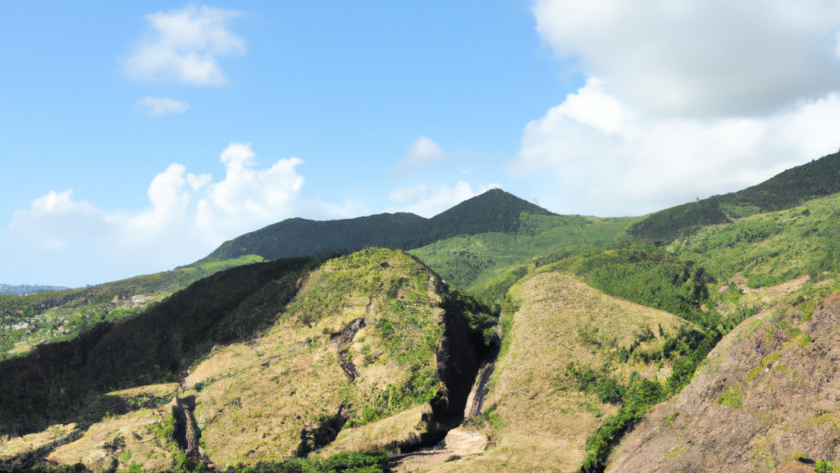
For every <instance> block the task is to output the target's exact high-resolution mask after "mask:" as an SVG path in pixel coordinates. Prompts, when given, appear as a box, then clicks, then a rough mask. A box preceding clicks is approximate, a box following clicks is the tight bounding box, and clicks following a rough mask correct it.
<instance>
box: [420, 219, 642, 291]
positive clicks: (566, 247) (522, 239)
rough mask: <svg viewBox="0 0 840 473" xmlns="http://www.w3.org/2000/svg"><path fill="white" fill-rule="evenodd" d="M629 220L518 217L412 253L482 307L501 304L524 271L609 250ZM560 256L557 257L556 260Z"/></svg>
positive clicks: (630, 220)
mask: <svg viewBox="0 0 840 473" xmlns="http://www.w3.org/2000/svg"><path fill="white" fill-rule="evenodd" d="M633 221H634V219H630V218H612V219H599V218H594V217H582V216H578V215H539V214H529V213H523V214H522V216H521V219H520V225H519V229H518V230H517V231H515V232H509V233H500V232H494V233H484V234H481V235H472V236H459V237H455V238H449V239H446V240H441V241H438V242H436V243H433V244H431V245H427V246H424V247H422V248H418V249H416V250H412V251H411V253H412V254H413V255H415V256H417V257H418V258H420V259H421V260H423V262H425V263H426V264H428V265H429V267H431V268H432V269H434V270H435V271H436V272H437V273H438V274H440V275H441V277H443V278H444V279H445V280H446V281H447V282H449V283H453V284H455V285H457V286H458V287H461V288H463V289H464V290H467V291H469V292H470V293H472V294H473V295H475V296H476V297H477V298H479V299H480V300H482V301H483V302H484V303H487V304H491V305H494V304H501V302H502V300H503V299H504V296H505V293H506V292H507V290H508V289H509V288H510V287H511V286H512V285H513V283H515V282H516V281H517V280H519V279H520V278H521V277H522V276H524V275H525V274H526V273H527V272H528V271H529V269H533V268H534V267H535V266H540V265H544V264H547V259H548V258H551V255H554V256H555V257H556V258H555V259H554V260H553V261H556V260H557V259H562V258H565V257H567V256H568V255H570V254H572V253H575V252H579V251H583V250H586V249H591V248H603V247H612V246H615V245H616V241H615V240H616V236H618V235H619V234H620V233H621V232H622V231H623V230H624V229H625V228H627V226H628V225H630V224H631V223H632V222H633ZM557 255H561V256H557Z"/></svg>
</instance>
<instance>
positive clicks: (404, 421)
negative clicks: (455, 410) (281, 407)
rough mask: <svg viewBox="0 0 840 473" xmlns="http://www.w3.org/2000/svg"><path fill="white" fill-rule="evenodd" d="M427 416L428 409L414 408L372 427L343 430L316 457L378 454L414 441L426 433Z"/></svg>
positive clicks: (376, 423) (378, 422)
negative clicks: (397, 445)
mask: <svg viewBox="0 0 840 473" xmlns="http://www.w3.org/2000/svg"><path fill="white" fill-rule="evenodd" d="M431 412H432V409H431V407H429V406H428V405H425V406H417V407H415V408H413V409H410V410H407V411H403V412H400V413H399V414H397V415H394V416H391V417H388V418H386V419H382V420H380V421H377V422H374V423H372V424H368V425H363V426H361V427H355V428H350V429H344V430H342V431H341V433H340V434H339V435H338V438H336V439H335V441H334V442H333V443H332V444H330V445H329V446H327V447H325V448H324V449H323V450H322V451H321V452H319V454H320V456H322V457H328V456H330V455H333V454H336V453H340V452H346V451H368V450H381V449H385V448H388V447H390V446H391V445H392V444H393V443H394V442H400V443H408V442H412V441H416V439H417V438H419V436H420V435H421V434H422V433H424V432H425V431H426V429H427V426H426V422H424V421H423V415H424V414H425V415H431Z"/></svg>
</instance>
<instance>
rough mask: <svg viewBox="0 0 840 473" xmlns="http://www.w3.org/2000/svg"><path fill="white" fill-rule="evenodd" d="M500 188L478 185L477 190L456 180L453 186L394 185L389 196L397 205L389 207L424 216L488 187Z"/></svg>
mask: <svg viewBox="0 0 840 473" xmlns="http://www.w3.org/2000/svg"><path fill="white" fill-rule="evenodd" d="M495 188H501V186H499V185H498V184H490V185H488V186H482V185H481V184H479V185H478V189H477V191H475V192H474V191H473V189H472V186H471V185H470V184H469V183H468V182H465V181H458V183H457V184H455V186H454V187H449V186H447V185H445V184H444V185H440V186H429V185H426V184H417V185H414V186H404V187H395V188H394V189H392V190H391V193H390V195H389V198H390V199H391V201H392V202H399V203H400V205H399V206H395V207H392V208H390V209H389V211H390V212H411V213H414V214H417V215H420V216H423V217H426V218H430V217H434V216H435V215H437V214H439V213H441V212H443V211H444V210H447V209H449V208H450V207H452V206H455V205H458V204H460V203H461V202H463V201H465V200H467V199H469V198H472V197H475V196H477V195H479V194H481V193H483V192H486V191H488V190H490V189H495Z"/></svg>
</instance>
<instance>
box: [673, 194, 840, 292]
mask: <svg viewBox="0 0 840 473" xmlns="http://www.w3.org/2000/svg"><path fill="white" fill-rule="evenodd" d="M839 212H840V195H833V196H829V197H825V198H821V199H817V200H813V201H810V202H808V203H806V204H805V205H802V206H800V207H792V208H790V209H787V210H784V211H778V212H775V211H774V212H771V213H765V214H758V215H753V216H750V217H746V218H742V219H739V220H737V221H735V222H734V223H730V224H727V225H714V226H709V227H705V228H703V229H700V230H698V231H697V232H695V233H694V234H693V235H690V236H688V237H685V238H681V239H678V240H676V241H674V242H673V243H672V244H671V245H669V246H668V248H667V250H668V251H669V252H670V253H672V254H674V255H675V256H677V257H679V258H681V259H686V260H688V259H690V260H693V261H696V262H698V263H700V264H702V265H703V266H705V267H707V268H708V269H709V270H710V271H711V272H713V273H714V274H715V276H716V277H717V278H719V279H721V280H723V281H726V282H727V283H728V284H729V285H738V286H741V287H742V288H744V287H747V288H753V289H755V288H758V287H764V286H774V285H776V284H780V283H783V282H786V281H790V280H793V279H796V278H799V277H803V276H807V277H809V278H810V279H812V280H814V281H820V280H822V279H826V278H827V277H829V275H833V274H837V273H838V272H840V258H838V255H840V238H838V235H840V221H838V219H837V215H838V213H839Z"/></svg>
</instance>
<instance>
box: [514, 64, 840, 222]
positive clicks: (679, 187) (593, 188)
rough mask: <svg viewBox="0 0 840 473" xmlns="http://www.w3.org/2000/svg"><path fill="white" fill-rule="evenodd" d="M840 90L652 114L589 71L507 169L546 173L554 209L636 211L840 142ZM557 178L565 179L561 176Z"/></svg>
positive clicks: (531, 129) (763, 173)
mask: <svg viewBox="0 0 840 473" xmlns="http://www.w3.org/2000/svg"><path fill="white" fill-rule="evenodd" d="M837 130H840V95H839V94H836V93H831V94H828V95H827V96H825V97H823V98H820V99H816V100H809V101H800V102H798V103H796V104H795V106H792V107H789V108H787V109H784V110H782V111H779V112H777V113H774V114H770V115H767V116H764V117H725V118H719V119H713V120H701V119H693V118H679V119H677V118H661V117H650V116H645V115H643V114H641V113H639V112H638V111H637V110H633V109H632V108H630V107H628V106H626V105H624V104H623V103H621V102H620V101H619V100H618V99H617V98H616V97H615V96H613V95H610V94H609V93H608V92H607V91H605V90H604V86H603V82H602V81H600V80H597V79H593V80H590V81H589V82H588V83H587V85H586V86H585V87H583V88H582V89H580V90H579V91H578V92H577V93H574V94H569V96H568V97H567V98H566V100H565V101H564V102H563V103H562V104H560V105H558V106H556V107H554V108H552V109H551V110H549V111H548V113H547V114H546V115H545V116H544V117H542V118H540V119H538V120H534V121H532V122H531V123H529V124H528V125H527V126H526V127H525V132H524V134H523V138H522V147H521V149H520V151H519V153H518V155H517V157H516V159H515V160H514V161H513V162H512V163H511V165H510V168H509V170H510V171H511V172H512V173H514V174H516V175H519V176H530V177H537V178H539V179H546V178H547V181H546V182H547V183H544V186H546V188H550V192H545V193H543V198H542V199H541V201H543V200H544V201H545V203H546V204H548V205H549V206H550V207H551V208H552V209H555V210H557V211H561V212H577V213H592V214H597V215H628V214H629V215H634V214H635V215H638V214H641V213H645V212H649V211H654V210H658V209H661V208H665V207H667V206H671V205H676V204H680V203H684V202H686V201H689V200H693V199H694V198H695V197H697V196H700V197H706V196H708V195H711V194H715V193H723V192H728V191H732V190H738V189H741V188H744V187H747V186H749V185H753V184H756V183H758V182H760V181H762V180H764V179H767V178H769V177H771V176H773V175H774V174H776V173H778V172H781V171H783V170H784V169H786V168H789V167H792V166H794V165H798V164H801V163H803V162H807V161H810V160H811V159H814V158H819V157H821V156H823V155H825V154H829V153H832V152H834V151H836V150H837V148H838V146H839V145H840V135H838V134H837ZM557 183H559V185H557Z"/></svg>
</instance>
